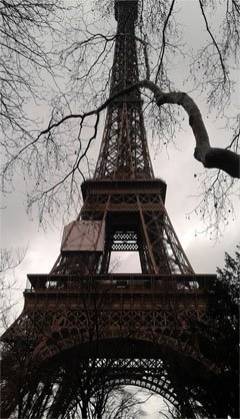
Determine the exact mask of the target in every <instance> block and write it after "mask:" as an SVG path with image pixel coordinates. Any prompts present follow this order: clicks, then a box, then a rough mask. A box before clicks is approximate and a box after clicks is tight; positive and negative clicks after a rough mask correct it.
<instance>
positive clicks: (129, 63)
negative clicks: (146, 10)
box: [94, 0, 153, 180]
mask: <svg viewBox="0 0 240 419" xmlns="http://www.w3.org/2000/svg"><path fill="white" fill-rule="evenodd" d="M137 10H138V0H115V17H116V20H117V22H118V25H117V33H116V41H115V51H114V59H113V66H112V74H111V84H110V97H114V96H116V95H117V97H115V98H114V100H113V101H112V103H111V104H110V105H109V106H108V109H107V116H106V122H105V129H104V133H103V139H102V144H101V149H100V154H99V158H98V162H97V166H96V171H95V176H94V177H95V179H116V180H117V179H151V178H153V170H152V165H151V161H150V156H149V151H148V145H147V139H146V132H145V127H144V120H143V113H142V101H141V94H140V91H139V90H137V89H135V90H133V91H132V92H130V93H128V94H123V95H119V96H118V94H119V93H120V92H121V91H123V90H124V89H126V88H127V87H129V86H132V85H134V84H136V83H137V82H138V81H139V72H138V61H137V46H136V37H135V23H136V20H137Z"/></svg>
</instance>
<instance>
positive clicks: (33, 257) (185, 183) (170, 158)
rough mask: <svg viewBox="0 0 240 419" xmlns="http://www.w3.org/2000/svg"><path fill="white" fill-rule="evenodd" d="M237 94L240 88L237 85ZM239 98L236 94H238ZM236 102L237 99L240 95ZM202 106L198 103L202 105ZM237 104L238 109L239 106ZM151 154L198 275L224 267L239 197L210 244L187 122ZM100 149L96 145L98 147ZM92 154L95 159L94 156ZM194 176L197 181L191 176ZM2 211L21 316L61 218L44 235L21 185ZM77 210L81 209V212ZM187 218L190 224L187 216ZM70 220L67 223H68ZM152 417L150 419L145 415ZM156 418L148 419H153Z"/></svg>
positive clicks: (192, 15)
mask: <svg viewBox="0 0 240 419" xmlns="http://www.w3.org/2000/svg"><path fill="white" fill-rule="evenodd" d="M178 3H179V8H180V9H181V10H180V15H181V19H182V22H183V24H184V25H185V26H184V27H185V31H186V36H188V35H187V34H191V35H190V36H191V37H192V42H193V43H194V42H196V43H197V42H199V39H200V38H201V36H202V31H203V28H202V26H201V25H199V15H198V13H197V12H194V8H193V7H192V6H193V3H195V1H194V0H182V1H180V2H178ZM180 65H181V63H180V64H178V68H176V69H175V71H176V79H177V84H179V90H181V89H183V86H182V85H181V74H182V72H184V71H185V70H184V69H185V66H184V63H182V67H181V66H180ZM238 89H239V86H238ZM236 97H237V94H236ZM239 97H240V96H239ZM200 102H201V100H200ZM236 105H237V106H239V103H238V104H237V100H236ZM201 111H202V114H203V117H204V116H205V118H206V114H207V112H208V111H207V108H206V107H205V105H204V103H203V104H202V103H201ZM220 128H221V122H219V121H216V120H214V119H211V118H210V119H208V120H207V129H208V131H209V134H210V139H211V141H212V142H213V144H217V145H218V146H222V147H224V146H226V144H227V140H228V139H227V138H226V133H225V131H224V130H221V129H220ZM149 143H150V151H151V157H152V161H153V166H154V172H155V176H156V177H161V178H162V179H164V180H165V181H166V183H167V185H168V188H167V198H166V208H167V211H168V213H169V216H170V219H171V221H172V224H173V226H174V228H175V231H176V233H177V235H178V238H179V240H180V242H181V243H182V246H183V248H184V250H185V252H186V254H187V256H188V258H189V260H190V262H191V264H192V266H193V268H194V270H195V271H196V273H214V272H216V267H217V266H220V267H221V266H223V264H224V252H225V251H227V252H229V253H230V254H233V252H234V250H235V247H236V244H237V243H238V242H239V238H240V201H239V195H238V196H234V197H233V200H234V202H235V215H231V216H230V217H229V224H228V225H227V226H225V229H224V231H222V234H221V236H220V237H218V239H217V241H216V240H210V237H209V235H208V234H207V233H206V224H205V222H204V220H202V219H201V217H200V215H199V214H195V213H192V211H193V210H194V208H195V207H196V205H197V202H198V198H196V195H197V194H198V193H199V190H198V186H199V178H200V175H199V173H200V172H202V171H203V169H202V167H201V165H200V164H199V163H198V162H196V161H195V160H194V158H193V152H194V140H193V135H192V132H191V130H190V128H189V127H188V125H187V123H186V124H185V125H184V131H182V132H181V133H179V134H178V135H177V138H176V147H173V146H171V147H170V148H169V149H168V152H166V151H162V152H161V154H159V153H157V154H156V151H155V150H154V148H153V147H151V141H150V138H149ZM98 147H99V144H96V148H98ZM92 154H93V155H94V154H95V155H96V152H95V151H93V152H92ZM195 174H197V176H196V177H195V176H194V175H195ZM4 206H6V208H5V209H3V210H2V211H1V246H2V247H7V248H25V247H26V248H27V252H26V256H25V258H24V260H23V262H22V263H21V265H20V266H19V268H17V269H16V270H15V272H14V273H11V275H14V276H15V278H16V281H17V282H16V286H15V288H16V292H14V299H17V300H18V301H19V305H18V306H17V309H16V311H15V315H16V313H17V311H18V312H19V311H20V310H21V307H22V302H23V299H22V292H23V290H24V288H25V285H26V275H27V273H46V272H49V271H50V269H51V267H52V266H53V264H54V262H55V259H56V258H57V256H58V254H59V249H60V243H61V236H62V229H63V225H62V219H61V218H59V219H56V220H55V225H54V226H52V227H51V226H49V227H48V228H47V230H46V231H43V230H42V229H41V228H39V224H38V219H37V215H36V213H33V214H32V217H29V215H27V214H26V211H25V190H24V186H23V185H22V182H21V180H19V181H17V183H16V189H15V191H14V192H13V193H11V194H10V195H9V196H8V197H7V199H6V200H5V201H4ZM79 209H80V208H79ZM190 213H192V214H191V215H190V219H189V214H190ZM70 221H72V220H71V219H69V222H70ZM123 259H124V262H123V263H122V264H120V266H119V271H121V272H126V271H127V270H131V271H132V272H134V271H137V270H138V261H137V258H135V257H132V255H130V256H129V255H125V254H124V255H123ZM149 417H150V416H149ZM153 417H154V416H152V418H153Z"/></svg>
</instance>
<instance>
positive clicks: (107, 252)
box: [1, 0, 220, 419]
mask: <svg viewBox="0 0 240 419" xmlns="http://www.w3.org/2000/svg"><path fill="white" fill-rule="evenodd" d="M137 16H138V0H115V18H116V21H117V34H116V41H115V52H114V61H113V67H112V74H111V87H110V96H111V97H112V96H114V97H116V94H117V93H119V92H120V91H121V90H122V89H124V88H126V87H127V86H130V85H132V84H135V83H137V82H138V80H139V74H138V60H137V50H136V37H135V24H136V21H137ZM166 188H167V186H166V183H165V182H164V181H163V180H162V179H157V178H155V177H154V173H153V169H152V165H151V160H150V156H149V150H148V144H147V138H146V131H145V127H144V117H143V111H142V100H141V94H140V91H139V90H137V89H136V90H134V91H132V92H131V93H128V94H125V95H122V96H118V95H117V99H114V100H113V101H112V102H111V103H110V104H109V106H108V109H107V116H106V122H105V128H104V132H103V137H102V143H101V148H100V153H99V157H98V160H97V164H96V170H95V174H94V177H93V178H92V179H89V180H86V181H84V182H83V184H82V196H83V206H82V209H81V212H80V215H79V217H78V218H77V220H76V221H73V222H71V223H70V224H68V225H67V226H66V227H65V228H64V233H63V239H62V244H61V253H60V256H59V258H58V260H57V262H56V263H55V265H54V266H53V268H52V270H51V272H50V273H49V274H30V275H28V280H29V284H30V285H29V287H28V288H27V289H26V290H25V292H24V298H25V304H24V308H23V312H22V314H21V315H20V316H19V318H18V319H17V320H16V321H15V322H14V323H13V324H12V325H11V326H10V327H9V329H8V330H7V331H6V332H5V334H4V335H3V337H2V340H3V352H2V382H1V396H2V400H1V409H2V416H1V417H2V418H9V417H19V418H24V419H26V418H43V417H47V418H74V417H75V418H78V417H80V414H81V415H82V416H81V417H83V418H85V417H89V416H88V414H89V413H88V412H89V410H88V409H89V403H90V400H91V399H94V400H95V405H94V406H95V410H94V414H95V416H94V415H93V416H92V417H98V418H100V417H102V406H103V403H104V400H105V398H106V395H107V394H108V390H110V389H114V388H118V387H119V386H120V385H128V384H132V385H137V386H140V387H142V388H147V389H149V390H151V391H153V392H154V393H156V394H159V395H161V396H162V397H164V398H165V399H166V400H168V401H169V402H170V403H171V404H172V405H173V406H174V407H175V409H176V411H177V412H179V414H180V415H181V417H187V418H195V417H196V416H195V413H194V412H195V410H194V406H196V405H201V406H212V405H214V403H213V401H212V399H211V397H212V396H211V394H212V389H213V386H214V385H215V384H214V383H216V377H218V375H219V371H220V369H219V366H218V365H216V364H215V363H214V361H213V359H212V357H209V356H208V351H207V350H206V348H205V347H204V346H203V345H202V344H201V342H200V341H199V338H198V333H197V327H196V326H195V325H196V324H197V323H198V322H199V321H207V319H206V312H207V311H206V307H207V288H208V283H209V281H211V280H212V279H213V277H214V276H213V275H196V274H195V273H194V271H193V268H192V266H191V264H190V262H189V261H188V259H187V256H186V255H185V253H184V251H183V249H182V246H181V244H180V242H179V240H178V238H177V235H176V233H175V231H174V228H173V226H172V224H171V221H170V219H169V216H168V214H167V211H166V208H165V204H164V203H165V196H166ZM115 251H125V252H130V251H135V252H138V253H139V259H140V264H141V271H142V272H141V273H138V274H133V273H128V274H119V273H112V272H110V269H109V265H110V258H111V254H112V252H115ZM217 391H218V390H216V392H217ZM218 402H219V400H218ZM194 403H195V405H194ZM216 405H217V403H215V405H214V406H215V407H214V408H213V411H212V412H211V409H210V407H209V408H208V410H207V411H208V413H209V412H210V413H211V414H212V416H211V417H219V416H216V415H218V412H217V407H216ZM79 406H80V410H77V409H78V407H79ZM214 409H215V410H214ZM77 412H78V413H77ZM79 412H80V413H79ZM14 414H15V415H16V414H17V415H18V416H11V415H14ZM214 415H215V416H214Z"/></svg>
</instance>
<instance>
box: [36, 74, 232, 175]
mask: <svg viewBox="0 0 240 419" xmlns="http://www.w3.org/2000/svg"><path fill="white" fill-rule="evenodd" d="M140 88H144V89H149V90H150V91H151V92H152V93H153V95H154V99H155V101H156V104H157V106H159V107H160V106H162V105H164V104H167V103H168V104H175V105H179V106H182V107H183V109H184V110H185V111H186V112H187V114H188V117H189V125H190V126H191V128H192V131H193V134H194V137H195V141H196V148H195V151H194V157H195V159H196V160H198V161H200V162H201V163H202V164H203V165H204V167H206V168H216V169H221V170H223V171H224V172H226V173H228V174H229V175H230V176H232V177H235V178H240V155H238V154H237V153H234V152H232V151H230V150H227V149H220V148H214V147H211V145H210V141H209V137H208V133H207V129H206V127H205V124H204V122H203V119H202V115H201V112H200V110H199V108H198V106H197V105H196V103H195V102H194V100H193V99H192V98H191V97H190V96H189V95H188V94H187V93H184V92H169V93H165V92H162V91H161V90H160V89H159V87H158V86H157V85H156V84H155V83H153V82H152V81H150V80H142V81H139V82H138V83H136V84H134V85H132V86H129V87H127V88H126V89H123V90H122V91H121V92H119V93H117V94H116V95H114V96H112V97H111V98H109V99H107V100H106V101H105V102H104V103H103V104H102V105H101V106H99V107H98V108H97V109H95V110H92V111H90V112H86V113H85V114H74V115H67V116H65V117H64V118H63V119H62V120H60V121H58V122H57V123H54V124H52V125H49V126H48V128H47V129H46V130H44V131H42V132H41V133H40V135H39V137H40V136H41V135H43V134H47V133H48V132H50V131H51V130H52V129H53V128H56V127H57V126H59V125H61V124H62V123H63V122H64V121H66V120H67V119H70V118H80V119H81V118H86V117H87V116H91V115H98V114H99V113H100V112H101V111H102V110H103V109H105V108H106V107H107V106H108V105H110V104H111V102H112V101H113V100H115V99H116V98H118V97H121V96H123V95H126V94H128V93H130V92H131V91H132V90H134V89H140ZM39 137H38V138H39Z"/></svg>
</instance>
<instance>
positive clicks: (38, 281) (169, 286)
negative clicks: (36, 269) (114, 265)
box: [25, 274, 215, 293]
mask: <svg viewBox="0 0 240 419" xmlns="http://www.w3.org/2000/svg"><path fill="white" fill-rule="evenodd" d="M213 278H215V275H169V276H165V275H149V274H106V275H88V276H85V277H84V276H82V277H80V276H78V275H48V274H40V275H39V274H32V275H28V280H29V286H27V288H26V290H25V292H26V293H38V292H41V293H42V292H47V293H49V292H66V291H68V292H80V291H88V292H89V291H91V290H92V291H97V290H101V291H104V289H112V290H115V291H117V290H119V291H120V290H122V291H123V292H124V291H126V292H128V291H129V292H131V291H132V292H143V291H144V292H148V290H149V291H150V292H153V291H154V292H160V293H161V292H167V291H169V292H171V291H173V292H180V293H182V292H187V293H188V292H203V291H206V290H207V289H208V287H209V282H210V281H212V280H213Z"/></svg>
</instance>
